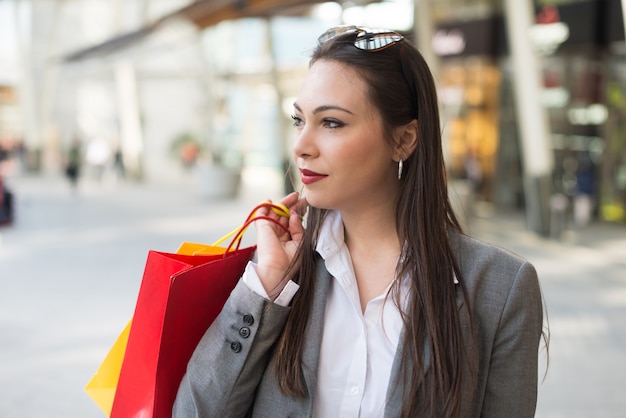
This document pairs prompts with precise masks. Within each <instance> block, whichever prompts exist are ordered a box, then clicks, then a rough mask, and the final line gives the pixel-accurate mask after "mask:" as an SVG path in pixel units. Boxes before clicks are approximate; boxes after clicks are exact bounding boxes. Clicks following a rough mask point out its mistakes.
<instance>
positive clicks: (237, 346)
mask: <svg viewBox="0 0 626 418" xmlns="http://www.w3.org/2000/svg"><path fill="white" fill-rule="evenodd" d="M230 349H231V350H233V351H234V352H235V353H238V352H240V351H241V343H240V342H239V341H233V342H232V343H230Z"/></svg>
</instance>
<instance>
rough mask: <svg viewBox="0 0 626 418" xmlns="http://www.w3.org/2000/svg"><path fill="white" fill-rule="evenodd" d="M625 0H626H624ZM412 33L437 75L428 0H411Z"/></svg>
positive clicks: (437, 67) (434, 73)
mask: <svg viewBox="0 0 626 418" xmlns="http://www.w3.org/2000/svg"><path fill="white" fill-rule="evenodd" d="M625 1H626V0H625ZM413 35H414V36H415V45H416V46H417V49H419V51H420V52H421V54H422V56H423V57H424V60H426V63H427V64H428V66H429V67H430V71H431V72H432V73H433V75H434V76H435V78H437V77H438V75H439V63H438V60H437V56H436V55H435V53H434V52H433V47H432V37H433V16H432V12H431V9H430V0H413Z"/></svg>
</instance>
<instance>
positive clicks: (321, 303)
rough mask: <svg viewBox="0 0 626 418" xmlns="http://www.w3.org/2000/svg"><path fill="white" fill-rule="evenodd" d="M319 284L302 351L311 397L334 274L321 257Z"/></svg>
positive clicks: (317, 278)
mask: <svg viewBox="0 0 626 418" xmlns="http://www.w3.org/2000/svg"><path fill="white" fill-rule="evenodd" d="M315 280H317V284H316V286H315V292H314V294H313V306H312V308H311V317H310V319H309V322H308V325H307V330H306V334H305V337H304V340H305V341H306V343H307V344H306V346H305V348H304V352H303V353H302V356H303V358H302V363H303V364H302V367H303V374H304V381H305V383H306V386H307V388H308V392H309V395H310V397H311V399H313V397H314V396H315V388H316V387H317V370H318V366H319V360H320V350H321V344H322V333H323V329H324V315H325V313H326V300H327V299H328V288H329V285H330V280H332V276H331V275H330V273H329V272H328V271H327V270H326V265H325V264H324V260H323V259H322V258H321V257H319V259H318V263H317V277H316V279H315Z"/></svg>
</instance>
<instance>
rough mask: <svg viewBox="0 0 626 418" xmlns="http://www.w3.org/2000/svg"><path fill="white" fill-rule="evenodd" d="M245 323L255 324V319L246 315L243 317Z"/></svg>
mask: <svg viewBox="0 0 626 418" xmlns="http://www.w3.org/2000/svg"><path fill="white" fill-rule="evenodd" d="M243 323H244V324H246V325H252V324H254V317H253V316H252V315H250V314H245V315H244V316H243Z"/></svg>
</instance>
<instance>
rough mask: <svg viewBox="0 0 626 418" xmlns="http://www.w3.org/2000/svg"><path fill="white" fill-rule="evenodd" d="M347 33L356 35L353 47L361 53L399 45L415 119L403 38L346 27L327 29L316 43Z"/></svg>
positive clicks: (413, 82) (358, 27)
mask: <svg viewBox="0 0 626 418" xmlns="http://www.w3.org/2000/svg"><path fill="white" fill-rule="evenodd" d="M348 33H354V34H356V37H355V38H354V42H353V45H354V46H355V47H356V48H357V49H360V50H361V51H367V52H377V51H382V50H383V49H386V48H388V47H390V46H392V45H396V44H400V65H401V68H402V76H403V77H404V80H405V81H406V83H407V85H408V86H409V89H410V92H409V93H410V95H411V100H412V101H413V109H414V110H415V117H417V98H416V94H417V92H416V89H415V80H414V79H413V74H412V72H411V70H410V69H409V66H408V64H407V62H406V57H405V55H406V52H405V46H404V36H402V35H401V34H399V33H397V32H394V31H391V30H388V29H369V28H364V27H361V26H352V25H346V26H337V27H334V28H330V29H328V30H327V31H326V32H324V33H323V34H321V35H320V36H319V37H318V38H317V41H318V42H319V43H320V45H321V44H323V43H324V42H327V41H329V40H331V39H333V38H335V37H336V36H339V35H344V34H348Z"/></svg>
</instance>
